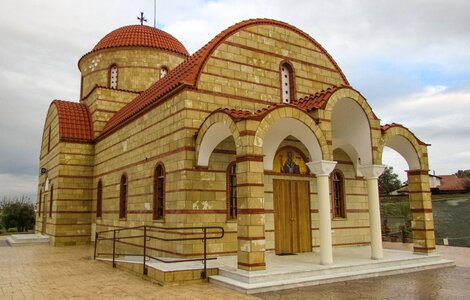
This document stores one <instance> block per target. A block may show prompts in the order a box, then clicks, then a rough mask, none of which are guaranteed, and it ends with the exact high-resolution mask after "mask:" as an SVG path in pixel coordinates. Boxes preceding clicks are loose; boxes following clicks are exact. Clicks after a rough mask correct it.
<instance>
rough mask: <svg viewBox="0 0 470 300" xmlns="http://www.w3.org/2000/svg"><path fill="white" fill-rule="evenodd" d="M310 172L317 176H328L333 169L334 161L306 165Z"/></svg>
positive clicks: (314, 162) (320, 161)
mask: <svg viewBox="0 0 470 300" xmlns="http://www.w3.org/2000/svg"><path fill="white" fill-rule="evenodd" d="M306 165H307V166H308V167H309V169H310V171H312V172H313V174H315V175H317V176H329V175H330V173H331V172H332V171H333V170H334V169H335V166H336V161H331V160H319V161H312V162H308V163H306Z"/></svg>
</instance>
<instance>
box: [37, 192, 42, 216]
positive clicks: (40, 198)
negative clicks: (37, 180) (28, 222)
mask: <svg viewBox="0 0 470 300" xmlns="http://www.w3.org/2000/svg"><path fill="white" fill-rule="evenodd" d="M38 200H39V201H38V217H40V216H41V208H42V207H41V203H42V188H41V189H40V190H39V199H38Z"/></svg>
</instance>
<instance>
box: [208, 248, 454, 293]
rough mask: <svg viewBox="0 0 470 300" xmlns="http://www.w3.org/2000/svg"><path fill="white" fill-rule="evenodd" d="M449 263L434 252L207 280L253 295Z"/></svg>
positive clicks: (416, 269)
mask: <svg viewBox="0 0 470 300" xmlns="http://www.w3.org/2000/svg"><path fill="white" fill-rule="evenodd" d="M451 266H455V264H454V263H453V262H452V261H449V260H445V259H441V258H440V257H439V256H437V255H436V256H429V257H428V256H427V257H423V258H417V259H414V260H411V261H410V260H408V261H401V262H392V263H390V262H385V263H383V264H381V263H372V264H366V265H360V266H344V267H342V266H339V267H333V268H332V267H329V268H328V271H326V269H318V270H310V271H305V272H300V271H298V272H286V273H285V274H284V275H282V276H281V274H256V273H257V272H246V273H249V274H250V276H243V274H236V276H235V274H233V273H230V272H227V271H222V269H220V270H219V275H215V276H210V278H209V281H210V282H212V283H214V284H216V285H220V286H224V287H226V288H230V289H234V290H237V291H239V292H242V293H247V294H255V293H262V292H268V291H277V290H284V289H290V288H298V287H303V286H311V285H318V284H325V283H333V282H339V281H346V280H355V279H363V278H369V277H377V276H386V275H395V274H402V273H409V272H417V271H422V270H428V269H434V268H443V267H451ZM261 272H263V271H261ZM251 273H253V274H251Z"/></svg>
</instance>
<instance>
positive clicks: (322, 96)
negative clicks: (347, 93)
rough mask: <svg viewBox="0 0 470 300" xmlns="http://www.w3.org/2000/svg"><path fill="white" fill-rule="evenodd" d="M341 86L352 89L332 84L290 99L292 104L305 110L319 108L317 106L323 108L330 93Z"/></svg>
mask: <svg viewBox="0 0 470 300" xmlns="http://www.w3.org/2000/svg"><path fill="white" fill-rule="evenodd" d="M343 88H348V89H352V88H351V87H349V86H332V87H329V88H327V89H326V90H323V91H320V92H317V93H315V94H314V95H310V96H305V97H303V98H300V99H298V100H294V101H292V104H293V105H295V106H298V107H301V108H303V109H305V110H307V111H311V110H314V109H319V108H321V109H324V108H325V107H326V104H327V103H328V99H330V97H331V95H333V94H334V93H335V92H336V91H338V90H340V89H343Z"/></svg>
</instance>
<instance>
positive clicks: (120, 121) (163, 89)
mask: <svg viewBox="0 0 470 300" xmlns="http://www.w3.org/2000/svg"><path fill="white" fill-rule="evenodd" d="M255 25H272V26H278V27H282V28H286V29H289V30H292V31H294V32H296V33H297V34H299V35H301V36H303V37H304V38H306V39H307V40H309V41H310V42H312V43H313V44H314V45H315V46H316V47H318V49H320V51H321V52H322V53H323V54H325V55H326V56H327V58H328V59H329V60H330V62H331V63H332V64H333V66H334V67H335V68H336V69H337V71H338V72H339V74H340V75H341V77H342V79H343V80H344V82H345V83H346V84H349V83H348V80H347V79H346V76H345V75H344V74H343V72H342V71H341V69H340V68H339V66H338V65H337V64H336V62H335V61H334V60H333V58H332V57H331V55H330V54H329V53H328V52H327V51H326V50H325V49H324V48H323V47H322V46H321V45H320V44H319V43H318V42H317V41H315V40H314V39H313V38H312V37H310V36H309V35H308V34H307V33H305V32H303V31H302V30H300V29H298V28H296V27H294V26H292V25H289V24H287V23H284V22H281V21H276V20H271V19H251V20H247V21H243V22H240V23H237V24H235V25H232V26H230V27H228V28H227V29H225V30H224V31H222V32H221V33H219V34H218V35H216V36H215V37H214V38H213V39H212V40H211V41H210V42H209V43H207V44H206V45H205V46H203V47H202V48H201V49H199V50H198V51H196V52H195V53H194V54H193V55H191V56H190V57H189V58H188V59H187V60H185V61H184V62H182V63H181V64H180V65H179V66H177V67H176V68H175V69H173V70H172V71H170V72H169V74H168V75H167V76H165V77H163V78H162V79H161V80H159V81H157V82H156V83H154V84H153V85H152V86H150V88H149V89H147V90H146V91H144V92H143V93H142V94H140V95H139V96H137V97H136V98H135V99H134V100H133V101H132V102H130V103H129V104H127V105H126V106H124V107H123V108H122V109H121V110H120V111H118V112H117V113H116V114H115V115H114V116H113V117H112V118H111V119H110V120H109V122H108V123H107V124H106V125H105V127H104V128H103V131H102V133H101V135H100V136H99V137H98V139H100V138H103V137H105V136H107V135H108V134H109V133H111V132H112V131H114V130H117V129H118V128H120V127H122V126H124V125H125V124H127V122H129V121H130V120H132V119H133V118H134V117H136V116H138V115H140V114H141V113H143V112H145V111H147V109H149V108H151V107H153V105H156V104H157V103H159V102H160V101H159V100H160V99H162V97H163V96H164V95H166V94H168V93H169V92H170V91H173V90H175V89H176V88H177V87H183V88H184V87H194V86H196V84H197V79H198V77H199V74H200V73H201V71H202V68H203V67H204V64H205V62H206V61H207V59H208V58H209V56H210V54H211V53H212V52H213V51H214V50H215V49H216V48H217V46H218V45H220V44H221V43H222V42H223V41H224V40H226V39H227V38H228V37H230V36H231V35H232V34H234V33H236V32H237V31H239V30H241V29H243V28H246V27H250V26H255Z"/></svg>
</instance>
